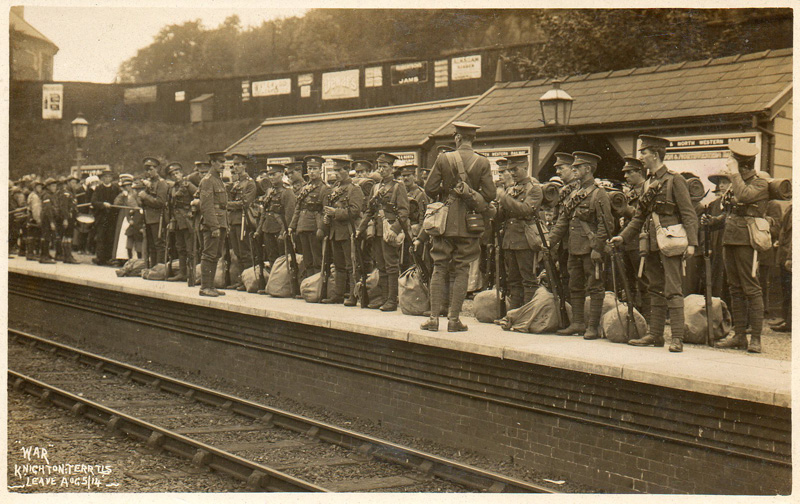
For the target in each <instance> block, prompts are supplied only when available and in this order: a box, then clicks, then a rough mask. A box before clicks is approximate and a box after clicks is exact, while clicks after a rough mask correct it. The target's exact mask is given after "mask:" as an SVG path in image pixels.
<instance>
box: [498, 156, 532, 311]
mask: <svg viewBox="0 0 800 504" xmlns="http://www.w3.org/2000/svg"><path fill="white" fill-rule="evenodd" d="M504 168H505V169H506V170H507V171H508V172H510V173H511V178H512V180H513V182H514V185H512V186H510V187H507V188H506V189H498V191H497V201H498V211H497V217H496V218H497V221H498V222H502V223H503V243H502V247H503V251H504V259H505V268H506V275H507V278H508V288H509V295H510V301H511V308H512V309H514V308H519V307H520V306H522V305H524V304H526V303H528V301H530V300H531V299H533V294H534V292H535V291H536V286H537V282H536V272H535V271H534V260H535V257H534V256H535V254H536V253H538V251H536V252H534V250H533V249H531V247H530V244H529V243H528V240H527V238H526V237H525V225H526V223H530V221H531V219H532V217H533V215H534V212H538V211H539V205H541V204H542V187H541V186H540V185H539V184H538V183H536V182H534V181H533V179H532V178H531V176H530V175H529V174H528V156H527V155H525V154H523V155H520V156H509V157H507V158H506V163H505V167H504Z"/></svg>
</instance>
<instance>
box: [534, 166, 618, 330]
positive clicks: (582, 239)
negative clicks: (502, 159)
mask: <svg viewBox="0 0 800 504" xmlns="http://www.w3.org/2000/svg"><path fill="white" fill-rule="evenodd" d="M572 157H573V158H574V159H575V161H573V164H572V166H573V169H574V171H575V177H576V179H577V181H578V183H579V184H580V185H579V186H578V189H577V190H576V191H574V192H573V193H572V194H571V195H570V196H569V199H567V202H566V204H565V205H564V207H563V208H562V209H561V211H560V212H559V215H558V220H557V221H556V224H555V226H553V229H551V230H550V232H549V233H548V235H547V242H548V243H549V245H550V248H551V250H555V247H556V246H557V245H558V243H559V242H560V241H561V239H562V238H564V237H565V235H567V232H568V231H567V230H569V235H568V244H567V247H566V249H567V251H568V252H569V259H568V261H567V267H568V269H569V292H570V300H571V303H572V321H571V322H570V325H569V326H568V327H566V328H564V329H560V330H559V331H558V334H563V335H571V334H579V335H581V334H582V335H583V338H584V339H588V340H592V339H597V338H599V337H600V335H599V334H598V326H599V324H600V314H601V312H602V309H603V295H604V288H603V286H604V280H603V271H602V264H603V251H604V250H605V247H606V240H607V239H608V237H609V233H610V230H612V229H613V228H614V221H613V219H612V217H611V203H610V202H609V199H608V193H606V190H605V189H603V188H602V187H599V186H598V185H596V184H595V181H594V172H595V171H596V170H597V165H598V163H599V162H600V159H601V158H600V156H598V155H597V154H593V153H591V152H582V151H577V152H573V153H572ZM587 290H588V291H589V296H590V301H589V314H588V317H585V316H584V313H583V310H584V299H585V296H586V291H587Z"/></svg>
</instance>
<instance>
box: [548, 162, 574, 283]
mask: <svg viewBox="0 0 800 504" xmlns="http://www.w3.org/2000/svg"><path fill="white" fill-rule="evenodd" d="M555 156H556V161H555V164H554V167H555V169H556V173H557V174H558V177H559V178H560V179H561V182H562V184H563V187H562V188H561V189H560V190H559V191H558V201H557V202H556V204H555V207H554V209H553V215H552V219H553V225H555V223H556V222H558V216H559V215H560V214H561V213H562V212H563V211H564V206H565V205H566V204H567V200H568V199H569V197H570V196H571V195H572V193H573V192H575V191H576V190H577V189H578V188H579V186H580V180H578V178H577V177H576V176H575V170H573V168H572V163H573V162H574V161H575V158H574V157H572V154H567V153H566V152H556V153H555ZM566 233H567V234H565V235H564V237H563V238H562V241H563V243H562V244H561V245H560V246H559V248H557V249H556V259H555V262H556V263H557V264H558V270H559V273H560V276H561V292H569V265H568V264H567V263H568V262H569V251H568V250H567V248H568V247H567V246H566V244H567V243H569V230H567V231H566Z"/></svg>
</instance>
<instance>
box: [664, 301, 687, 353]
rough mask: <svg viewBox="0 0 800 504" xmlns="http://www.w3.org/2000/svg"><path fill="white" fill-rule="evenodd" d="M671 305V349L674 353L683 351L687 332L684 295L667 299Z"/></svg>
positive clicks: (668, 304)
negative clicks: (684, 336) (684, 337)
mask: <svg viewBox="0 0 800 504" xmlns="http://www.w3.org/2000/svg"><path fill="white" fill-rule="evenodd" d="M667 306H668V307H669V327H670V330H671V331H672V341H671V342H670V344H669V351H670V352H673V353H680V352H683V335H684V334H685V332H686V327H685V320H684V313H683V297H680V296H678V297H675V298H672V299H669V300H667Z"/></svg>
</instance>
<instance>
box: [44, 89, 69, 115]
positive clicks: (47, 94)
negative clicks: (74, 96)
mask: <svg viewBox="0 0 800 504" xmlns="http://www.w3.org/2000/svg"><path fill="white" fill-rule="evenodd" d="M63 113H64V85H63V84H42V119H61V117H62V115H63Z"/></svg>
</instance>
